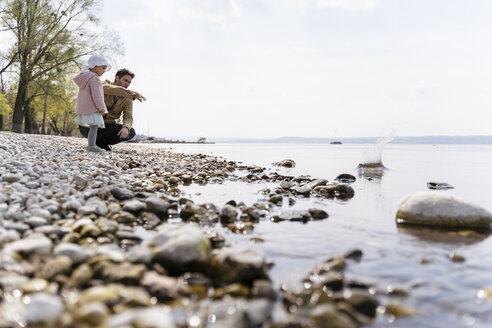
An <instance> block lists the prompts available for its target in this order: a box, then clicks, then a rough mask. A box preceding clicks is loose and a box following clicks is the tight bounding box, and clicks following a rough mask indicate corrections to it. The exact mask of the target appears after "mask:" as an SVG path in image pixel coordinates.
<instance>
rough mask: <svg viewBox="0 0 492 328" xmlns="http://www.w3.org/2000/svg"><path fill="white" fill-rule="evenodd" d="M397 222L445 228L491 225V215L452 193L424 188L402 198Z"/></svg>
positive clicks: (487, 226)
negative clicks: (430, 190)
mask: <svg viewBox="0 0 492 328" xmlns="http://www.w3.org/2000/svg"><path fill="white" fill-rule="evenodd" d="M396 221H397V223H407V224H417V225H428V226H438V227H446V228H489V227H490V224H491V223H492V214H491V213H490V212H489V211H487V210H485V209H483V208H481V207H480V206H478V205H475V204H471V203H468V202H465V201H463V200H460V199H457V198H455V197H453V196H451V195H447V194H443V193H439V192H429V191H424V192H418V193H416V194H413V195H409V196H406V197H404V198H403V199H402V200H401V201H400V203H399V205H398V211H397V213H396Z"/></svg>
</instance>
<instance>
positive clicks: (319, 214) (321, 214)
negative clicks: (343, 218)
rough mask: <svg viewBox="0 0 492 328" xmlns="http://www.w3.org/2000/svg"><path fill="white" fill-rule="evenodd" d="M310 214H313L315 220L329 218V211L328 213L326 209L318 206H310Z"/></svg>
mask: <svg viewBox="0 0 492 328" xmlns="http://www.w3.org/2000/svg"><path fill="white" fill-rule="evenodd" d="M309 214H311V217H312V218H313V220H323V219H326V218H328V213H326V211H324V210H320V209H317V208H310V209H309Z"/></svg>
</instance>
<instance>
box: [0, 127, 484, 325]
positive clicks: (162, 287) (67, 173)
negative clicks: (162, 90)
mask: <svg viewBox="0 0 492 328" xmlns="http://www.w3.org/2000/svg"><path fill="white" fill-rule="evenodd" d="M86 143H87V141H86V140H85V139H82V138H72V137H57V136H40V135H23V134H12V133H0V219H1V227H0V247H1V248H0V286H1V294H0V296H1V298H0V301H1V302H0V326H2V327H26V326H27V327H309V328H311V327H361V326H371V325H373V324H375V325H376V326H386V324H388V325H391V323H392V322H393V321H394V320H401V319H400V318H408V317H416V316H419V311H418V309H416V308H414V307H412V306H408V305H404V303H402V302H394V301H393V300H394V299H395V298H397V299H401V298H406V297H410V296H411V290H412V289H413V288H418V286H420V285H421V283H419V284H415V285H412V287H408V286H406V287H405V286H403V285H391V284H389V283H390V280H388V283H385V282H384V279H385V278H384V277H385V276H384V272H385V270H384V268H382V269H381V273H380V275H381V278H380V279H378V280H382V283H378V284H373V283H370V282H368V280H367V279H362V276H361V279H358V276H357V274H355V275H354V271H351V275H350V277H347V274H346V272H347V269H350V268H352V267H354V266H357V265H360V263H364V261H365V250H364V249H359V248H351V249H345V250H344V251H343V252H341V253H340V254H334V253H331V252H326V257H325V258H324V260H322V261H320V262H318V263H316V264H315V265H313V266H311V267H302V268H300V269H301V270H302V272H303V275H304V277H303V278H302V279H300V280H299V281H297V282H296V283H294V284H292V283H289V284H287V283H282V280H281V279H282V277H280V281H278V279H279V277H276V279H277V281H274V279H273V278H272V268H274V267H275V265H276V264H279V263H277V261H280V258H279V257H278V256H277V257H273V258H272V257H269V256H267V255H266V254H265V253H264V252H262V251H261V249H259V248H258V247H254V245H255V244H258V243H260V244H261V243H264V242H265V240H263V239H262V238H261V236H259V235H255V234H252V231H255V229H256V228H258V227H259V226H260V225H263V224H265V223H266V222H269V223H272V222H273V223H276V224H280V225H282V224H284V226H285V224H286V222H290V223H293V224H297V226H299V225H314V224H315V223H316V222H324V221H325V220H328V218H329V217H330V214H329V213H327V212H326V211H325V209H323V206H319V207H317V206H316V204H320V205H321V204H323V203H325V202H338V203H340V204H342V205H341V206H344V205H343V204H344V202H350V200H351V199H352V198H353V197H354V194H355V192H356V191H355V190H354V189H353V188H352V186H351V184H352V183H353V182H354V181H355V180H356V178H355V177H354V176H352V175H350V174H340V175H339V176H338V177H337V178H335V179H334V180H333V181H328V180H326V179H319V178H315V177H309V176H291V175H286V174H283V173H282V172H284V171H282V170H280V171H279V170H270V169H266V168H264V167H260V166H255V165H243V164H242V163H241V162H235V161H228V160H225V159H223V158H221V157H215V156H209V155H203V154H181V153H176V152H171V151H168V150H163V149H159V148H147V147H142V146H138V145H134V144H119V145H117V146H115V147H114V148H113V151H112V152H103V153H87V152H86V151H85V146H86ZM272 165H273V166H274V167H292V166H295V162H294V161H292V160H289V159H285V160H282V161H280V162H277V163H272ZM340 173H342V172H340ZM223 184H228V185H229V187H228V188H231V187H230V186H233V187H232V188H235V189H237V190H241V189H244V188H248V187H253V188H257V189H258V197H257V201H255V202H252V203H248V204H245V203H244V202H243V201H242V200H241V199H234V194H232V193H231V199H230V201H228V202H226V203H225V204H224V203H223V202H221V203H220V204H219V203H218V202H217V201H216V200H217V198H216V197H215V198H214V197H213V196H210V199H206V201H203V202H199V203H198V202H195V201H194V200H193V199H192V198H193V197H189V195H187V194H186V193H185V192H184V189H186V188H189V187H193V186H195V185H196V186H200V187H203V188H212V187H213V186H214V185H223ZM212 194H213V193H212ZM239 198H240V197H239ZM202 199H203V197H202ZM305 200H314V201H311V202H309V203H308V204H310V206H309V207H302V206H301V207H295V206H294V204H296V203H302V202H303V201H304V202H305ZM311 205H312V206H311ZM450 209H452V210H450ZM397 216H398V218H395V219H396V220H400V221H402V222H403V221H406V222H407V223H410V224H411V225H413V224H417V225H422V224H423V225H427V226H432V225H437V226H439V227H442V226H443V225H444V226H450V227H456V225H459V226H460V227H463V228H464V229H472V228H476V227H479V228H480V229H488V228H487V227H489V226H490V223H491V222H492V215H491V214H490V213H489V212H487V211H485V210H483V209H481V208H477V207H473V206H472V205H470V204H466V203H463V202H460V201H459V200H456V199H455V198H453V197H451V196H449V195H446V194H440V193H435V192H434V193H428V192H427V193H426V192H424V193H418V194H415V195H414V196H412V197H410V198H407V199H405V200H404V202H402V204H401V207H400V211H399V212H398V213H397ZM416 219H418V220H417V221H416V222H413V221H415V220H416ZM422 220H424V221H422ZM293 228H294V229H297V228H296V227H295V226H293ZM401 229H403V227H401ZM407 229H417V230H418V231H419V233H420V234H421V233H425V232H426V231H429V232H431V234H432V236H434V237H435V233H434V232H433V230H429V229H427V228H424V229H420V228H418V227H416V226H409V227H407ZM467 231H468V230H467ZM224 232H227V233H224ZM444 234H445V235H446V236H451V237H453V236H454V237H453V238H455V235H456V234H455V233H454V232H452V233H447V232H444ZM234 236H243V237H242V238H243V239H245V240H246V241H248V242H247V243H240V244H238V243H236V242H235V241H234V238H233V237H234ZM474 236H476V237H477V238H478V240H481V239H483V238H486V236H488V232H487V233H485V234H475V233H472V232H471V231H468V232H467V233H466V238H471V237H474ZM286 238H287V235H286ZM267 242H268V241H267ZM286 242H289V241H288V240H287V241H286ZM292 242H295V241H292ZM373 258H374V257H373ZM394 260H398V258H396V257H395V258H394ZM451 260H452V263H462V262H463V261H465V259H464V258H463V257H462V256H460V255H459V254H455V255H454V256H453V257H452V258H451ZM293 263H295V261H294V262H293ZM426 263H428V261H422V262H421V264H417V265H420V266H422V265H426ZM373 265H374V264H373ZM376 265H377V264H376ZM284 266H285V264H284ZM292 269H294V268H292ZM296 269H297V270H299V268H296ZM355 272H356V273H357V271H355ZM359 274H360V273H359ZM388 278H389V277H388V276H386V279H388ZM481 287H484V288H483V289H481V292H482V294H483V295H482V296H483V297H482V298H485V299H486V298H489V297H490V295H489V294H490V290H489V289H488V288H487V287H486V286H482V285H481ZM483 306H486V304H484V305H483ZM424 320H425V319H424ZM397 322H398V321H397Z"/></svg>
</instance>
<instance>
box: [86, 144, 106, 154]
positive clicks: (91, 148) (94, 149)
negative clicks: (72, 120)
mask: <svg viewBox="0 0 492 328" xmlns="http://www.w3.org/2000/svg"><path fill="white" fill-rule="evenodd" d="M86 149H87V151H88V152H90V153H102V152H104V149H101V148H99V147H98V146H87V148H86Z"/></svg>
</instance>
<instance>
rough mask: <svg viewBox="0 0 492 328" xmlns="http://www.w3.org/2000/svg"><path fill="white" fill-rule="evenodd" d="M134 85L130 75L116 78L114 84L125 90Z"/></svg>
mask: <svg viewBox="0 0 492 328" xmlns="http://www.w3.org/2000/svg"><path fill="white" fill-rule="evenodd" d="M131 83H132V77H131V76H130V75H123V76H122V77H119V76H116V77H115V78H114V84H115V85H117V86H120V87H123V88H128V87H129V86H130V84H131Z"/></svg>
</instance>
